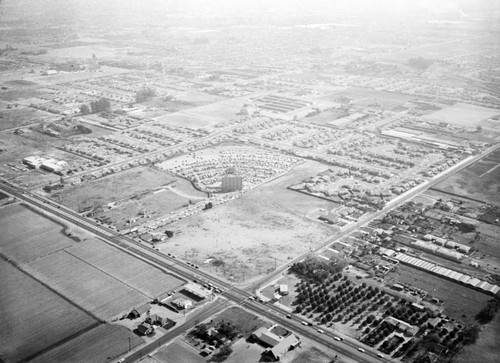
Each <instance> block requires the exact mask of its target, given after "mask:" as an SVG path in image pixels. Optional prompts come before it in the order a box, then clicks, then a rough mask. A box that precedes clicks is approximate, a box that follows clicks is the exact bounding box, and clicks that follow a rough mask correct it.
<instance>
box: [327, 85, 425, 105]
mask: <svg viewBox="0 0 500 363" xmlns="http://www.w3.org/2000/svg"><path fill="white" fill-rule="evenodd" d="M338 97H348V98H350V99H352V100H353V103H354V104H355V105H356V106H368V105H370V104H375V103H378V104H379V105H381V106H382V108H384V109H389V108H393V107H396V106H399V105H402V104H403V103H406V102H407V101H409V100H412V99H414V98H415V97H413V96H408V95H402V94H399V93H392V92H387V91H377V90H373V89H370V88H360V87H350V88H348V89H346V90H342V91H336V92H333V93H331V94H329V95H328V98H326V97H324V99H328V100H330V101H331V100H334V99H336V98H338Z"/></svg>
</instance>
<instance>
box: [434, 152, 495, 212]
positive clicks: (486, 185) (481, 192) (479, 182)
mask: <svg viewBox="0 0 500 363" xmlns="http://www.w3.org/2000/svg"><path fill="white" fill-rule="evenodd" d="M499 165H500V150H497V151H495V152H494V153H492V154H490V155H488V156H486V157H485V158H483V159H481V160H479V161H477V162H475V163H474V164H472V165H471V166H469V167H467V168H465V169H464V170H462V171H460V172H459V173H457V174H453V175H452V176H450V177H449V178H446V179H445V180H443V181H442V182H441V183H439V184H438V185H436V186H435V188H434V189H437V190H442V191H445V192H449V193H454V194H458V195H462V196H464V197H469V198H473V199H477V200H481V201H484V202H485V203H493V204H496V205H500V166H499Z"/></svg>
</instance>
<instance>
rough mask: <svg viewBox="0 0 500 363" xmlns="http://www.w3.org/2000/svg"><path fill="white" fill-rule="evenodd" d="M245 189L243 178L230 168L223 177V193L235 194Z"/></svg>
mask: <svg viewBox="0 0 500 363" xmlns="http://www.w3.org/2000/svg"><path fill="white" fill-rule="evenodd" d="M242 189H243V177H242V176H241V175H237V173H236V169H235V168H228V169H227V170H226V174H225V175H223V176H222V180H221V191H222V192H224V193H228V192H235V191H237V190H242Z"/></svg>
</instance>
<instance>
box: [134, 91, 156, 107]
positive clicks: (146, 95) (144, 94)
mask: <svg viewBox="0 0 500 363" xmlns="http://www.w3.org/2000/svg"><path fill="white" fill-rule="evenodd" d="M154 96H156V92H155V90H154V89H152V88H148V87H146V88H143V89H140V90H139V91H137V92H136V93H135V102H137V103H140V102H146V101H150V100H152V99H153V97H154Z"/></svg>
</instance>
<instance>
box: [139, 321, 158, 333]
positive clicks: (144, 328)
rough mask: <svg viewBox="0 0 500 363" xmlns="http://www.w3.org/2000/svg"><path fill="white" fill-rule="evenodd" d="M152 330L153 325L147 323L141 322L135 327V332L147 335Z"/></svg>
mask: <svg viewBox="0 0 500 363" xmlns="http://www.w3.org/2000/svg"><path fill="white" fill-rule="evenodd" d="M153 331H154V329H153V326H152V325H151V324H148V323H145V322H144V323H141V324H139V326H138V327H137V332H138V333H139V334H141V335H148V334H151V333H152V332H153Z"/></svg>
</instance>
